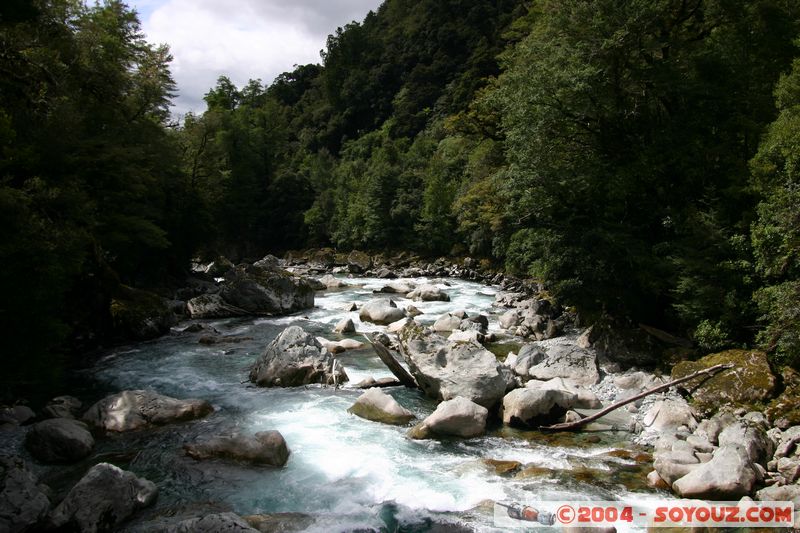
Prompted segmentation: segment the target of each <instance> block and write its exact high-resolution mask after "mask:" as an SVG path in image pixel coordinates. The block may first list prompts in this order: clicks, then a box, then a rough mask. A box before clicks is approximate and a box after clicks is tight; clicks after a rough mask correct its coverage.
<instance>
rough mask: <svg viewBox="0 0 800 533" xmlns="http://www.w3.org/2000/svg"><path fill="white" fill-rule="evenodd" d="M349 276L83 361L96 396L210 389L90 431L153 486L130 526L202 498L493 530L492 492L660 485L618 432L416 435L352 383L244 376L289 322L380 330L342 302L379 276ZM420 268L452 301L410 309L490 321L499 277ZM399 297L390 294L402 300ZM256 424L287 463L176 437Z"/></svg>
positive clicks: (326, 520)
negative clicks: (283, 447)
mask: <svg viewBox="0 0 800 533" xmlns="http://www.w3.org/2000/svg"><path fill="white" fill-rule="evenodd" d="M346 281H347V282H348V283H350V284H351V286H350V287H348V288H345V289H341V290H334V291H326V292H319V293H317V297H316V306H315V308H314V309H312V310H308V311H307V312H305V313H301V314H297V315H294V316H290V317H281V318H247V319H228V320H210V321H202V322H203V323H204V324H206V325H208V326H211V327H214V328H216V329H217V330H218V331H219V332H220V333H221V334H222V335H223V336H225V338H226V339H228V340H227V341H226V340H223V342H219V343H217V344H214V345H203V344H200V343H199V342H198V340H199V334H188V333H180V330H181V329H182V328H185V327H186V326H187V325H188V323H184V324H181V325H180V326H178V327H177V328H175V329H174V331H173V334H171V335H167V336H165V337H162V338H160V339H157V340H155V341H151V342H147V343H141V344H138V345H134V346H128V347H124V348H119V349H116V350H114V351H112V352H109V353H108V354H107V355H105V356H104V357H103V358H101V359H100V360H99V362H98V363H97V364H96V365H95V366H93V367H92V368H91V369H89V370H86V371H85V372H84V373H83V375H82V376H81V379H82V380H83V381H84V383H87V384H89V385H88V386H89V387H90V388H91V389H93V390H92V394H93V395H95V396H97V397H100V396H101V395H102V394H105V393H113V392H118V391H121V390H125V389H137V388H147V389H153V390H156V391H158V392H159V393H162V394H167V395H170V396H174V397H178V398H188V397H193V398H202V399H206V400H208V401H210V402H211V403H212V404H213V405H214V407H215V412H214V414H213V415H211V416H209V417H208V418H206V419H204V420H200V421H195V422H191V423H185V424H178V425H172V426H167V427H163V428H159V429H157V430H154V431H147V432H140V433H133V434H126V435H115V436H110V437H109V438H106V439H101V440H100V441H99V442H98V447H97V450H96V452H97V453H98V454H99V455H100V456H101V457H107V458H111V459H113V460H116V461H117V463H118V464H120V466H123V467H124V468H127V469H129V470H132V471H134V472H135V473H137V474H138V475H141V476H144V477H147V478H148V479H150V480H152V481H154V482H155V483H156V484H157V485H158V486H159V489H160V495H159V499H158V502H157V504H156V506H155V507H154V508H152V509H150V510H148V511H147V512H146V513H143V514H142V515H141V516H140V517H139V518H137V520H136V521H134V522H133V523H132V525H130V526H129V529H130V530H142V531H144V530H146V529H147V528H146V526H144V525H142V524H143V522H144V520H153V519H157V518H159V517H164V516H168V515H172V514H179V513H181V512H183V511H185V510H187V509H189V510H190V509H193V508H205V507H208V508H210V509H222V510H232V511H234V512H236V513H238V514H240V515H250V514H260V513H285V512H295V513H306V514H310V515H313V517H314V518H315V520H316V521H315V522H314V524H312V525H311V526H309V527H310V530H314V531H343V530H351V529H357V528H373V529H383V530H387V531H394V530H414V531H425V530H427V529H429V524H430V523H431V522H432V521H442V520H444V521H457V522H459V523H462V524H466V525H469V526H472V527H473V528H475V529H477V530H479V531H491V530H493V529H494V528H493V506H492V504H491V501H507V502H522V503H525V502H535V501H536V500H537V499H539V500H541V499H548V500H587V499H595V500H621V501H636V502H641V501H642V499H648V498H649V499H653V498H657V497H660V496H663V495H660V494H658V493H655V492H653V491H652V490H650V489H647V488H646V487H645V486H644V483H643V482H644V476H645V474H646V472H647V470H646V469H644V470H643V468H642V466H640V465H638V464H637V462H636V461H635V460H634V459H632V458H631V457H630V456H628V455H627V454H626V453H624V452H620V451H619V450H620V449H621V448H626V449H628V450H631V449H633V447H632V445H631V444H630V439H629V435H628V434H626V433H613V432H600V433H580V434H576V435H544V434H541V433H538V432H521V431H517V430H511V429H509V428H503V427H502V426H500V425H499V424H498V425H495V426H493V427H492V428H490V431H489V432H488V434H487V435H486V436H485V437H482V438H477V439H471V440H453V441H443V442H440V441H435V440H430V441H413V440H410V439H408V438H406V437H405V432H406V431H407V429H408V428H403V427H395V426H388V425H382V424H379V423H375V422H370V421H367V420H363V419H361V418H358V417H355V416H353V415H350V414H348V412H347V408H348V407H350V406H351V405H352V404H353V402H354V401H355V399H356V398H357V397H358V396H359V395H360V394H361V391H358V390H355V389H350V388H348V387H343V388H340V389H338V390H335V389H334V388H322V387H319V386H309V387H298V388H289V389H279V388H269V389H266V388H256V387H254V386H252V385H250V384H248V383H246V379H247V373H248V371H249V368H250V366H251V365H252V363H253V362H254V361H255V359H256V357H257V356H258V355H259V354H260V353H261V352H262V351H263V349H264V348H265V346H266V345H267V344H268V343H269V342H270V341H271V340H272V339H274V338H275V336H276V335H277V334H278V333H279V332H280V331H281V330H282V329H284V328H285V327H288V326H290V325H300V326H302V327H303V328H305V329H306V330H307V331H310V332H313V333H314V334H316V335H321V336H325V337H327V338H329V339H336V338H338V337H337V336H336V335H335V334H333V333H332V329H333V326H334V325H335V324H336V323H337V322H338V321H339V320H341V319H342V318H343V317H345V316H350V317H351V318H352V319H353V321H354V322H355V323H356V328H357V329H358V331H370V332H374V331H382V330H384V329H385V328H382V327H380V326H375V325H372V324H365V323H361V322H360V321H359V320H358V313H357V312H345V311H344V310H343V309H344V308H345V305H346V304H349V303H351V302H356V303H359V304H360V303H363V302H365V301H367V300H369V299H371V298H373V297H374V295H373V290H376V289H379V288H380V287H381V286H383V285H384V284H385V283H384V281H383V280H376V279H346ZM409 281H412V282H414V283H420V282H423V281H425V280H422V279H415V280H409ZM430 281H431V282H432V283H434V284H437V285H439V286H440V287H442V288H444V289H445V290H446V291H447V292H448V294H449V296H450V297H451V301H450V302H414V305H416V306H417V307H418V308H419V309H420V310H421V311H423V312H424V314H423V315H421V316H419V317H417V321H418V322H421V323H423V324H431V323H433V321H434V320H435V319H436V318H437V317H438V316H439V315H440V314H442V313H444V312H447V311H453V310H457V309H464V310H465V311H467V313H469V314H470V316H473V315H475V314H479V313H483V314H486V315H488V316H489V317H490V324H491V325H492V326H491V327H492V328H496V327H497V314H498V310H497V309H495V308H493V307H492V302H493V301H494V297H495V294H496V293H497V290H496V289H495V288H492V287H488V286H485V285H480V284H476V283H470V282H466V281H461V280H455V279H449V280H442V279H437V280H430ZM395 300H396V301H397V303H398V305H400V306H405V305H408V304H410V303H411V302H410V301H407V300H404V299H402V298H395ZM353 337H354V338H358V336H353ZM362 340H363V339H362ZM338 357H339V361H340V362H341V363H342V364H343V365H344V366H345V368H346V371H347V373H348V375H349V377H350V384H353V383H357V382H358V381H360V380H362V379H364V378H366V377H368V376H373V377H375V378H380V377H386V376H390V374H389V372H388V370H386V368H385V367H383V365H382V364H381V363H380V361H379V360H378V358H377V357H376V356H375V355H374V354H373V353H372V352H371V351H370V350H368V349H367V350H356V351H351V352H347V353H344V354H341V355H339V356H338ZM388 392H389V393H390V394H392V396H394V397H395V399H397V400H398V401H399V402H400V403H401V404H402V405H403V406H404V407H406V408H408V409H410V410H411V411H413V412H414V413H415V414H416V415H417V417H418V418H419V419H423V418H424V417H425V416H427V415H428V414H430V413H431V412H432V411H433V409H434V408H435V405H436V404H435V402H434V401H432V400H430V399H427V398H425V397H424V396H423V395H422V394H421V393H420V392H419V391H414V390H409V389H405V388H402V387H395V388H391V389H388ZM266 429H277V430H279V431H280V432H281V433H282V434H283V435H284V437H285V439H286V441H287V443H288V445H289V448H290V450H291V457H290V459H289V462H288V464H287V465H286V466H285V467H284V468H281V469H272V468H256V467H251V466H244V465H238V464H231V463H225V462H216V461H211V462H195V461H194V460H192V459H190V458H188V457H186V456H185V455H184V453H183V451H182V444H183V443H186V442H192V441H194V440H195V439H196V438H198V437H199V436H207V435H215V434H229V433H232V432H237V431H238V432H244V433H254V432H256V431H262V430H266ZM615 450H617V451H616V452H615ZM485 459H496V460H510V461H519V462H520V463H522V465H523V467H521V469H517V471H516V472H515V473H512V474H510V475H508V474H507V475H499V474H498V473H497V472H496V471H495V470H494V468H493V467H492V466H489V465H487V464H485V463H484V460H485ZM65 483H66V482H65ZM137 528H140V529H137Z"/></svg>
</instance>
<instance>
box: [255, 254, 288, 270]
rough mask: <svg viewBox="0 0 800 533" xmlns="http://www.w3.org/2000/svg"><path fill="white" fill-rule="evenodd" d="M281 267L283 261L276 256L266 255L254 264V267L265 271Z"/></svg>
mask: <svg viewBox="0 0 800 533" xmlns="http://www.w3.org/2000/svg"><path fill="white" fill-rule="evenodd" d="M280 265H281V260H280V259H278V258H277V257H275V256H274V255H265V256H264V257H263V258H261V259H259V260H258V261H256V262H255V263H253V266H254V267H258V268H263V269H265V270H275V269H277V268H279V267H280Z"/></svg>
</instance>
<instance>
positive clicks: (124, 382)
mask: <svg viewBox="0 0 800 533" xmlns="http://www.w3.org/2000/svg"><path fill="white" fill-rule="evenodd" d="M336 261H337V260H336V258H335V257H334V258H333V259H332V260H330V257H328V256H327V255H325V254H320V257H310V258H309V257H304V258H302V260H298V261H289V262H288V263H286V262H283V261H279V260H277V259H274V258H265V259H264V260H262V261H261V262H258V263H256V264H255V265H246V266H242V267H233V265H227V264H225V265H219V264H218V265H216V266H215V265H214V264H211V265H205V266H204V267H203V269H204V271H207V272H208V273H209V274H210V275H213V276H216V279H217V280H216V281H209V280H208V279H206V281H203V282H202V283H200V282H199V281H195V282H193V284H192V285H191V288H190V289H187V290H185V291H183V292H182V293H181V294H179V295H177V296H179V297H183V298H186V300H185V307H182V308H180V309H181V310H183V309H185V310H186V311H187V312H188V313H189V314H190V315H191V314H194V316H195V317H194V318H188V317H186V318H184V320H183V321H182V322H180V323H178V324H177V325H175V326H173V327H172V329H171V330H170V331H169V333H167V334H166V335H164V336H162V337H160V338H158V339H155V340H152V341H149V342H141V343H138V344H134V345H130V346H127V347H123V348H118V349H115V350H112V351H109V352H107V353H106V354H105V355H104V356H103V357H102V358H101V359H100V360H99V361H98V362H97V364H96V365H94V366H93V367H91V368H90V369H87V370H86V371H84V372H82V373H80V374H79V375H77V376H75V378H74V380H73V381H74V388H73V390H70V391H65V392H70V393H71V396H69V397H66V396H61V397H58V398H55V399H54V400H53V401H52V402H50V404H49V405H47V406H45V407H44V408H42V409H40V410H38V412H33V411H31V410H30V409H27V408H26V407H24V406H16V407H8V408H6V409H4V410H3V412H2V413H1V414H0V417H2V420H3V421H4V422H5V423H4V424H3V425H0V455H2V456H3V457H4V458H3V463H2V465H0V476H2V479H3V484H2V485H0V488H2V493H1V494H0V530H3V527H5V528H6V529H8V530H10V531H26V530H35V529H36V528H38V527H42V526H43V525H49V526H50V527H67V526H69V525H71V526H74V527H77V528H78V530H81V531H95V530H101V531H102V530H114V531H116V530H124V531H221V530H225V531H228V530H230V531H246V530H249V529H247V528H252V529H254V530H257V531H301V530H310V531H352V530H389V531H393V530H395V529H396V528H398V527H400V528H402V529H404V530H413V531H428V530H432V529H435V528H437V527H440V528H441V527H446V528H449V529H447V530H448V531H461V530H464V531H470V530H476V531H491V530H492V529H493V527H494V526H493V502H496V501H499V502H507V503H508V502H519V503H526V502H535V501H537V500H539V501H541V500H580V501H586V500H592V499H594V500H618V501H620V502H623V503H624V502H635V503H637V504H641V503H642V502H647V501H653V502H656V501H663V499H665V498H673V497H676V496H677V495H691V496H700V497H712V496H713V497H714V498H717V499H739V498H740V497H742V496H754V497H761V498H767V497H769V498H772V499H798V497H799V495H798V491H797V490H796V489H797V487H798V485H796V484H795V483H796V481H797V478H798V475H797V474H798V471H800V470H799V469H800V467H798V464H800V459H798V458H797V457H796V448H797V444H798V442H800V437H798V436H797V435H796V433H797V431H796V429H797V428H795V427H793V426H792V421H791V419H789V418H787V416H788V415H790V414H791V411H790V410H786V409H784V410H781V408H780V407H779V406H780V405H781V403H780V402H787V401H788V400H787V398H786V397H780V396H779V397H778V399H776V400H773V399H772V398H773V397H775V396H778V393H779V391H778V389H777V388H776V384H775V383H774V382H770V381H769V380H766V382H764V381H763V380H761V381H756V382H753V380H750V379H749V378H748V376H749V375H748V372H752V373H754V375H759V376H760V375H761V374H763V373H764V372H769V368H768V367H767V368H766V370H765V369H764V368H763V367H758V365H763V364H765V363H764V362H762V361H761V360H760V359H759V357H758V356H757V355H755V354H751V353H749V352H746V353H739V352H736V353H730V354H729V356H728V358H734V359H736V362H737V364H738V367H737V370H734V371H731V374H729V375H728V377H727V378H726V377H724V376H719V377H718V378H714V379H717V380H724V379H728V380H731V379H738V380H739V383H740V384H743V383H745V382H746V386H743V385H740V386H738V389H739V391H738V392H741V393H748V394H749V396H746V397H738V396H737V398H735V399H734V400H735V402H733V403H738V404H740V405H742V404H747V403H748V402H749V403H750V404H753V405H755V404H760V405H764V404H769V405H770V407H771V408H772V409H773V413H771V414H770V416H769V417H767V416H764V415H761V414H756V413H755V412H751V410H750V409H744V408H741V407H740V408H738V410H737V408H732V409H731V410H730V411H723V414H717V415H716V416H715V417H712V418H707V417H709V416H711V415H712V414H713V412H712V411H713V410H712V409H710V408H709V407H708V406H709V405H710V404H713V402H714V400H713V399H712V398H713V394H714V392H713V389H714V388H713V385H714V383H711V384H710V385H709V384H706V385H705V386H704V388H700V389H696V390H693V391H692V392H694V394H695V396H696V397H697V398H699V399H701V400H703V401H700V402H698V403H697V405H696V406H693V405H690V404H689V403H687V400H686V399H685V398H684V395H685V393H683V394H682V392H683V391H679V390H675V389H673V390H669V391H666V392H663V393H660V394H657V395H653V396H649V397H647V398H645V399H643V400H639V401H637V402H634V403H632V404H630V405H629V406H627V407H625V408H622V409H619V410H617V411H614V412H613V413H611V414H610V415H608V416H607V417H604V418H602V419H600V420H598V421H597V422H595V423H592V424H590V425H589V426H587V427H586V428H584V429H583V430H581V431H579V432H575V433H564V432H562V433H551V432H543V431H540V430H538V429H537V428H538V427H539V426H541V425H546V424H549V423H553V422H558V421H562V420H563V419H564V418H565V417H566V418H567V419H577V418H580V417H582V416H586V415H588V414H591V413H593V412H595V411H596V410H597V409H599V408H600V407H601V406H604V405H609V404H610V403H613V402H615V401H619V400H622V399H625V398H627V397H630V396H632V395H635V394H638V393H640V392H642V391H644V390H646V389H649V388H652V387H654V386H657V385H659V384H663V383H664V382H666V381H668V380H669V379H670V376H668V375H661V374H660V373H658V372H655V371H653V369H652V368H648V365H650V364H652V362H653V360H654V359H657V358H659V357H662V356H663V353H664V352H665V351H668V350H670V349H672V348H674V347H675V346H676V343H675V342H670V341H672V340H673V339H669V338H666V342H665V337H664V336H663V335H659V334H658V332H656V337H655V340H653V339H654V337H653V334H652V332H651V333H649V334H644V335H640V336H639V337H638V339H637V340H636V342H631V341H630V338H631V333H630V332H627V333H626V334H625V335H627V337H626V336H625V335H617V336H611V335H609V334H608V332H607V331H604V330H602V329H601V328H599V327H595V328H589V329H587V327H586V326H587V325H585V324H580V323H579V322H578V319H577V317H575V316H574V315H572V314H570V312H569V310H568V309H561V308H559V307H558V306H554V305H552V304H551V303H550V302H549V301H548V300H547V299H546V298H544V297H541V295H539V296H537V295H536V294H533V293H531V291H530V290H531V288H532V287H531V286H530V285H526V284H524V283H521V282H516V281H513V280H506V281H505V285H504V286H505V288H506V290H503V289H502V288H501V287H500V286H499V285H492V284H490V282H493V281H494V282H497V283H500V282H503V278H502V276H500V278H498V277H497V275H496V274H490V273H481V272H480V271H479V269H476V268H472V267H471V266H465V265H463V264H462V265H458V266H452V265H450V266H448V265H443V264H442V265H436V264H414V263H407V264H393V265H386V266H381V265H376V262H377V261H376V260H375V259H374V258H371V257H369V256H366V258H365V257H362V256H358V255H352V254H351V256H350V257H347V258H345V259H344V263H345V264H342V265H337V264H336ZM217 263H222V262H221V261H218V262H217ZM259 263H260V264H259ZM284 267H285V268H287V270H286V271H284V270H283V268H284ZM215 269H216V270H215ZM271 272H278V274H277V275H273V274H271ZM448 274H458V275H463V276H465V277H468V278H473V279H480V280H481V281H465V280H463V279H459V278H452V277H440V276H447V275H448ZM376 276H381V277H376ZM309 290H310V291H311V293H309ZM314 291H316V293H314ZM309 294H311V302H312V305H313V307H312V306H310V305H309V304H310V302H309ZM212 296H213V297H212ZM187 297H190V298H187ZM193 301H194V303H193ZM298 309H300V310H299V311H297V310H298ZM286 312H290V313H293V314H290V315H288V316H274V315H276V314H282V313H286ZM259 315H260V316H259ZM200 317H203V318H200ZM209 317H210V318H209ZM364 333H368V334H370V335H371V339H372V340H374V341H375V342H381V343H383V344H385V346H386V347H387V348H388V349H389V350H391V353H392V354H393V356H394V357H396V358H397V360H398V361H400V362H401V364H402V365H403V366H404V367H405V368H406V369H407V370H409V371H410V373H411V374H412V375H413V378H414V379H415V380H416V382H417V383H418V384H419V386H420V389H414V388H408V387H403V386H387V387H381V388H380V389H378V388H373V389H369V386H370V385H386V384H389V383H390V382H391V381H392V380H393V379H394V377H393V376H392V374H391V373H390V372H389V370H388V369H387V368H386V366H385V365H384V364H383V363H382V362H381V361H380V359H379V358H378V357H377V356H376V354H375V351H374V350H373V348H372V347H371V346H370V345H369V342H368V340H367V339H366V338H365V337H363V336H362V334H364ZM640 333H641V332H640ZM658 337H661V338H660V339H659V338H658ZM679 344H680V343H679V342H678V345H679ZM659 350H661V351H659ZM715 361H716V359H715V360H714V361H711V360H709V361H705V362H703V361H701V362H699V363H691V364H692V365H703V364H708V365H711V364H712V363H714V362H715ZM637 365H638V367H637ZM640 367H641V368H640ZM692 368H694V367H692ZM690 370H691V369H686V368H684V369H683V370H682V371H683V372H689V371H690ZM770 375H771V373H770ZM785 381H786V380H784V383H785ZM723 383H724V381H723ZM784 386H785V385H784ZM719 388H721V389H722V390H726V389H728V388H730V387H727V388H726V387H724V386H722V387H719ZM745 389H746V390H745ZM766 389H769V390H766ZM365 391H366V392H365ZM54 392H55V391H54ZM54 395H55V394H54ZM73 396H77V398H75V397H73ZM732 401H733V400H732ZM784 411H785V413H784ZM768 413H769V410H768ZM776 413H778V414H780V413H783V414H785V415H787V416H783V414H782V415H781V416H776ZM776 422H777V423H778V425H779V426H781V427H780V428H775V427H773V426H775V425H776ZM706 471H714V472H726V473H728V477H727V478H726V479H722V478H720V479H719V480H717V484H716V485H714V483H715V482H714V481H713V479H712V480H711V481H709V479H711V478H710V477H709V476H708V475H706V473H704V472H706ZM734 478H735V479H734ZM698 480H699V481H698ZM114 484H116V485H118V486H119V487H124V490H123V489H120V490H118V491H115V493H120V494H125V495H127V497H121V498H109V497H108V493H107V491H105V490H104V489H103V487H107V486H111V485H114ZM721 487H725V488H724V489H723V488H721ZM87 509H92V511H91V512H89V511H87ZM443 524H444V525H443ZM226 528H227V529H226Z"/></svg>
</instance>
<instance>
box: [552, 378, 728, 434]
mask: <svg viewBox="0 0 800 533" xmlns="http://www.w3.org/2000/svg"><path fill="white" fill-rule="evenodd" d="M733 367H734V365H733V364H731V363H728V364H722V365H716V366H712V367H710V368H706V369H705V370H698V371H697V372H695V373H694V374H690V375H688V376H686V377H682V378H680V379H675V380H672V381H670V382H669V383H664V384H663V385H659V386H658V387H654V388H652V389H649V390H646V391H644V392H643V393H641V394H637V395H636V396H631V397H630V398H626V399H624V400H622V401H620V402H617V403H613V404H611V405H609V406H608V407H606V408H605V409H601V410H600V411H598V412H596V413H595V414H593V415H591V416H587V417H586V418H583V419H581V420H578V421H577V422H565V423H563V424H554V425H552V426H543V427H540V428H539V429H543V430H547V431H567V430H571V429H578V428H580V427H582V426H585V425H586V424H588V423H590V422H594V421H595V420H597V419H598V418H602V417H604V416H606V415H607V414H608V413H610V412H611V411H616V410H617V409H619V408H620V407H624V406H626V405H628V404H629V403H633V402H635V401H637V400H641V399H642V398H644V397H646V396H650V395H651V394H655V393H657V392H661V391H665V390H667V389H669V388H670V387H674V386H675V385H680V384H681V383H686V382H687V381H691V380H693V379H695V378H698V377H700V376H708V377H712V376H713V375H714V374H716V373H717V372H721V371H723V370H728V369H730V368H733Z"/></svg>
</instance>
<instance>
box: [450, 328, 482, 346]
mask: <svg viewBox="0 0 800 533" xmlns="http://www.w3.org/2000/svg"><path fill="white" fill-rule="evenodd" d="M485 338H486V337H485V336H484V335H483V334H481V333H479V332H478V331H475V330H472V331H461V330H459V331H454V332H452V333H451V334H450V336H448V337H447V340H448V341H450V342H457V343H473V344H481V343H482V342H483V340H484V339H485Z"/></svg>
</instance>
